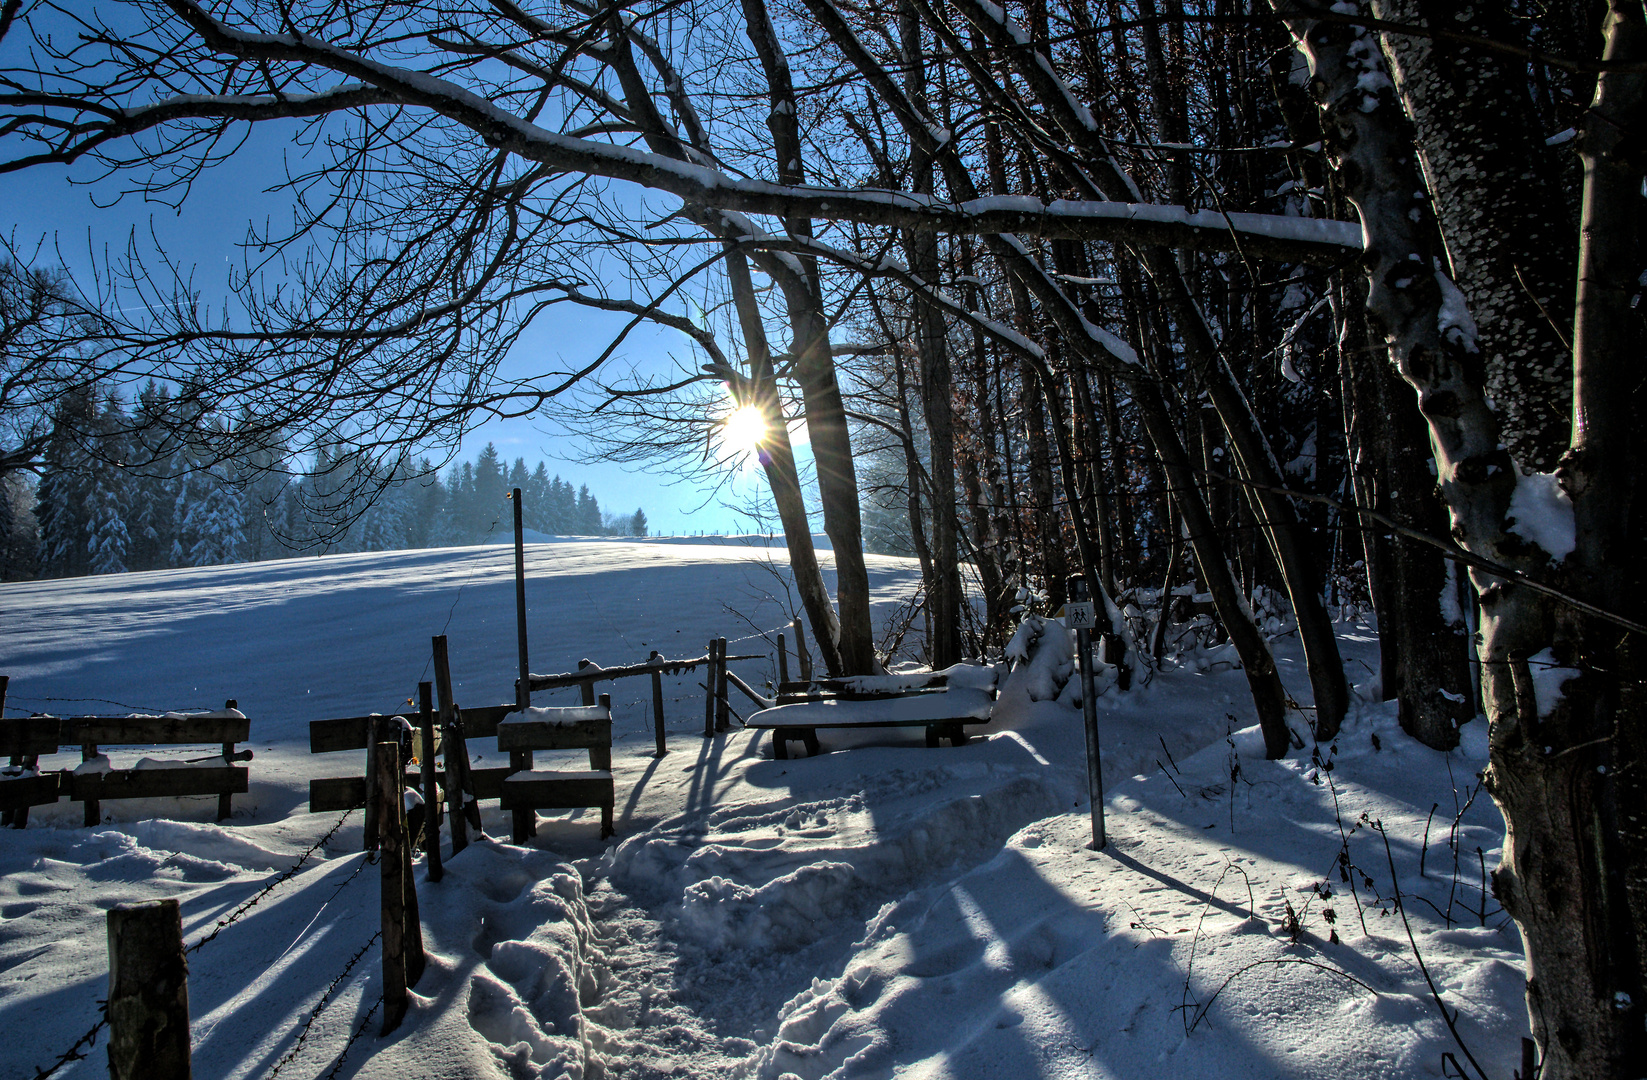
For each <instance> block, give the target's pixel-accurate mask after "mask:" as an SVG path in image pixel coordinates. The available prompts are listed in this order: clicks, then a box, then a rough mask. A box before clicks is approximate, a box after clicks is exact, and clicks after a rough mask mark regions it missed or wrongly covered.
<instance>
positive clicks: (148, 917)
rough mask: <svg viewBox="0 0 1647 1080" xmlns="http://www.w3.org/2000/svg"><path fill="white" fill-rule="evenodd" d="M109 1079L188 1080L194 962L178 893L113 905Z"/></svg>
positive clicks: (110, 932)
mask: <svg viewBox="0 0 1647 1080" xmlns="http://www.w3.org/2000/svg"><path fill="white" fill-rule="evenodd" d="M108 925H109V1001H108V1009H109V1013H108V1016H109V1080H189V1077H190V1067H189V963H188V960H187V958H186V957H185V956H184V953H183V917H182V913H181V912H180V911H179V909H178V906H177V901H176V900H150V901H145V902H143V903H140V904H119V905H117V906H115V907H113V908H110V909H109V918H108Z"/></svg>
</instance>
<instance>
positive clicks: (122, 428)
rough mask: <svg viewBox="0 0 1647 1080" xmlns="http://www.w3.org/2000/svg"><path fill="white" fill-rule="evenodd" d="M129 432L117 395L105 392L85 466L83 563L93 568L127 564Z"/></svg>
mask: <svg viewBox="0 0 1647 1080" xmlns="http://www.w3.org/2000/svg"><path fill="white" fill-rule="evenodd" d="M130 451H131V433H130V429H129V424H128V418H127V416H126V410H125V407H124V406H123V405H122V404H121V402H120V398H119V397H118V396H116V395H115V394H112V393H111V394H109V395H108V397H107V398H105V400H104V405H103V410H102V412H100V413H99V414H98V415H97V418H96V421H95V425H94V427H93V429H92V438H91V445H90V447H89V448H88V453H87V457H86V467H87V469H88V472H89V475H88V477H87V497H86V504H85V506H84V508H83V510H82V513H83V514H84V516H85V519H86V525H85V530H86V538H85V545H86V569H87V570H88V571H89V572H90V573H93V574H123V573H125V572H126V570H127V569H129V565H128V555H129V551H130V547H131V536H130V534H129V532H128V530H127V525H126V519H127V516H128V515H129V514H130V513H131V502H132V478H131V475H130V474H129V473H128V472H127V468H128V467H129V464H130V460H131V454H130Z"/></svg>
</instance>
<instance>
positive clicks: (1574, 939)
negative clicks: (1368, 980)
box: [1271, 0, 1647, 1080]
mask: <svg viewBox="0 0 1647 1080" xmlns="http://www.w3.org/2000/svg"><path fill="white" fill-rule="evenodd" d="M1271 2H1272V5H1273V6H1274V7H1275V8H1276V9H1277V10H1279V11H1281V12H1283V13H1284V15H1285V16H1286V19H1287V22H1288V25H1289V28H1290V29H1291V30H1292V32H1293V35H1294V37H1295V39H1296V40H1297V42H1298V43H1299V47H1300V49H1302V50H1303V52H1304V54H1305V56H1306V57H1307V59H1308V60H1309V64H1310V71H1311V76H1312V84H1311V85H1312V91H1313V92H1314V94H1315V97H1316V99H1317V100H1318V101H1319V102H1320V105H1321V109H1322V114H1323V124H1322V127H1323V130H1324V132H1325V133H1326V142H1325V149H1326V151H1327V154H1328V158H1329V160H1330V161H1331V162H1332V164H1333V166H1334V168H1335V169H1336V171H1337V173H1338V175H1339V177H1340V179H1341V180H1342V181H1343V183H1344V186H1345V190H1346V193H1347V194H1348V196H1349V198H1350V200H1351V201H1352V202H1353V203H1354V204H1355V206H1356V209H1357V210H1358V211H1359V212H1360V215H1361V220H1362V225H1363V229H1364V232H1365V235H1366V254H1365V257H1364V259H1363V265H1364V266H1365V268H1366V271H1367V276H1368V285H1369V288H1368V296H1367V310H1368V314H1369V316H1370V317H1371V319H1372V321H1373V323H1374V325H1375V326H1376V327H1377V328H1378V329H1379V330H1380V331H1381V332H1382V333H1383V335H1384V338H1385V342H1386V344H1387V346H1388V348H1389V354H1390V358H1391V360H1392V361H1393V362H1394V363H1396V364H1397V365H1398V367H1399V369H1400V371H1401V374H1402V376H1403V377H1404V378H1405V379H1406V380H1407V382H1408V383H1410V384H1411V385H1412V386H1413V387H1414V389H1416V390H1417V391H1418V403H1419V408H1420V410H1421V411H1422V413H1423V414H1424V417H1425V419H1426V420H1427V421H1428V423H1429V430H1430V442H1431V446H1432V448H1433V450H1434V452H1435V460H1436V464H1437V467H1438V472H1439V479H1440V484H1441V491H1442V495H1443V497H1444V499H1445V500H1446V502H1447V505H1448V508H1449V510H1450V511H1451V515H1452V534H1453V537H1454V539H1455V540H1456V541H1457V542H1458V543H1459V544H1461V545H1462V546H1464V547H1465V548H1466V549H1468V550H1469V551H1471V552H1472V553H1474V554H1476V555H1480V556H1484V557H1486V558H1489V559H1492V560H1494V561H1496V562H1497V563H1499V564H1501V565H1504V566H1506V567H1509V568H1511V569H1514V570H1517V571H1520V572H1521V573H1523V574H1526V575H1528V576H1532V577H1540V578H1544V579H1551V578H1554V579H1555V580H1556V581H1558V582H1561V583H1562V584H1564V585H1566V586H1567V587H1568V588H1569V590H1570V591H1571V592H1572V593H1576V594H1578V595H1577V598H1578V599H1579V600H1584V599H1586V598H1587V597H1588V598H1590V602H1592V603H1597V604H1599V605H1601V606H1603V607H1611V608H1613V609H1615V610H1616V609H1621V608H1622V609H1626V610H1638V609H1639V606H1640V600H1641V596H1642V585H1641V578H1640V575H1641V571H1640V565H1641V564H1640V560H1639V552H1638V551H1637V548H1638V547H1639V544H1640V538H1639V525H1640V520H1639V518H1640V510H1639V503H1638V502H1637V501H1636V500H1635V499H1634V495H1633V493H1634V489H1635V487H1636V486H1638V485H1637V484H1636V480H1637V478H1638V476H1639V468H1638V462H1639V453H1638V451H1636V450H1635V447H1634V446H1633V445H1632V444H1633V443H1634V442H1639V439H1638V438H1636V436H1635V431H1634V428H1635V426H1636V425H1638V424H1639V422H1640V420H1641V414H1640V406H1641V394H1642V391H1641V390H1640V388H1639V379H1638V376H1637V375H1636V374H1634V372H1635V371H1636V370H1637V369H1638V362H1637V361H1636V360H1635V359H1634V358H1635V357H1637V356H1639V352H1640V348H1641V342H1640V340H1639V338H1638V336H1637V329H1636V323H1635V321H1634V318H1633V314H1632V312H1631V304H1632V303H1633V301H1634V298H1635V294H1636V292H1637V288H1638V287H1637V285H1636V282H1637V281H1638V280H1639V277H1638V275H1639V274H1640V270H1641V251H1640V248H1639V243H1640V241H1639V228H1640V225H1641V213H1642V211H1641V202H1642V199H1641V195H1640V190H1641V183H1642V164H1641V157H1640V155H1639V154H1638V153H1636V152H1634V150H1633V146H1634V145H1635V142H1634V140H1635V138H1636V135H1635V132H1636V131H1637V130H1638V128H1639V124H1640V120H1641V115H1642V109H1643V102H1644V98H1647V76H1643V75H1642V74H1640V73H1638V72H1630V71H1607V72H1604V73H1603V74H1602V75H1601V76H1600V77H1599V78H1598V79H1597V83H1596V94H1595V99H1594V101H1593V102H1592V105H1591V109H1590V111H1589V113H1588V116H1587V121H1586V125H1585V131H1584V135H1583V138H1584V146H1583V151H1584V155H1585V191H1584V220H1583V222H1582V228H1581V236H1582V238H1583V239H1582V244H1581V248H1580V259H1579V275H1578V289H1577V302H1576V305H1575V306H1576V310H1577V313H1578V314H1577V318H1576V320H1575V329H1574V335H1573V342H1574V346H1575V353H1574V363H1573V371H1574V395H1573V400H1574V418H1573V433H1572V449H1571V450H1570V451H1569V452H1568V453H1567V454H1566V455H1565V456H1564V458H1563V464H1562V469H1561V474H1560V481H1561V485H1562V489H1563V492H1564V494H1565V495H1566V497H1567V498H1568V499H1569V500H1570V503H1571V507H1572V514H1573V525H1574V533H1573V539H1572V545H1573V546H1572V548H1571V553H1570V554H1569V551H1568V550H1565V548H1566V546H1567V545H1566V543H1565V542H1564V541H1562V540H1560V539H1556V538H1554V537H1552V535H1551V534H1550V533H1549V532H1547V531H1545V532H1537V531H1531V530H1525V529H1524V530H1523V531H1527V532H1528V535H1522V534H1521V533H1520V532H1517V531H1515V526H1516V524H1517V521H1516V519H1515V518H1514V517H1511V516H1509V512H1510V510H1511V499H1512V496H1514V495H1515V494H1516V492H1517V490H1518V488H1520V489H1521V490H1522V496H1523V502H1525V500H1526V499H1527V498H1528V496H1530V495H1537V494H1539V493H1540V491H1542V493H1543V495H1544V512H1543V514H1542V517H1543V519H1544V520H1545V521H1546V522H1547V523H1549V522H1554V523H1559V522H1560V521H1561V519H1562V517H1563V514H1564V511H1563V508H1562V503H1561V502H1560V500H1559V499H1557V498H1556V496H1555V494H1554V492H1553V491H1550V490H1549V488H1548V487H1547V486H1545V485H1542V483H1541V482H1539V481H1537V480H1536V479H1532V478H1527V479H1524V478H1522V477H1520V476H1519V475H1518V473H1517V471H1516V469H1515V466H1514V463H1513V462H1512V460H1511V457H1510V454H1509V452H1508V451H1507V449H1506V448H1505V446H1504V444H1503V443H1502V442H1501V441H1500V438H1501V437H1500V433H1499V427H1498V415H1497V414H1496V413H1495V412H1494V411H1493V409H1492V408H1491V405H1490V403H1489V401H1488V397H1487V393H1486V389H1485V385H1484V383H1485V378H1484V372H1483V365H1482V362H1481V358H1480V355H1479V351H1478V346H1477V343H1476V340H1475V327H1474V325H1473V324H1472V323H1471V321H1470V319H1469V316H1468V314H1467V312H1465V311H1464V310H1463V304H1462V298H1461V294H1459V293H1458V292H1457V290H1456V289H1455V288H1454V287H1453V286H1452V284H1451V282H1450V281H1449V280H1448V279H1447V277H1446V275H1445V274H1444V273H1442V272H1440V271H1438V270H1436V269H1435V268H1436V266H1437V265H1438V263H1437V262H1436V261H1434V260H1435V254H1436V253H1435V252H1434V251H1433V249H1432V246H1431V243H1430V239H1431V237H1432V235H1433V234H1434V229H1433V225H1432V220H1433V219H1432V218H1431V217H1430V215H1429V210H1428V203H1427V200H1426V199H1425V197H1424V191H1423V188H1422V186H1421V185H1422V181H1421V178H1420V177H1419V175H1418V172H1417V170H1416V168H1414V166H1413V153H1412V151H1413V137H1412V131H1411V129H1410V128H1409V126H1408V124H1407V121H1406V119H1405V117H1404V116H1403V115H1402V114H1401V112H1400V110H1399V108H1398V107H1397V104H1396V100H1395V94H1394V90H1393V87H1392V86H1391V84H1390V82H1389V80H1388V78H1387V76H1386V73H1385V71H1384V68H1383V64H1382V62H1381V59H1380V54H1379V51H1378V49H1377V48H1376V46H1375V45H1374V43H1373V42H1372V40H1371V38H1370V36H1369V35H1368V34H1367V33H1366V32H1365V31H1364V30H1361V29H1360V28H1357V27H1353V26H1345V25H1342V24H1332V23H1327V22H1324V21H1318V20H1317V19H1315V18H1314V17H1313V12H1311V11H1310V10H1308V9H1306V8H1305V7H1304V6H1303V5H1302V4H1301V3H1298V2H1296V0H1271ZM1605 40H1606V48H1605V52H1604V59H1606V60H1610V61H1618V60H1627V61H1635V60H1639V59H1641V58H1642V57H1643V56H1647V25H1644V23H1643V14H1642V8H1641V5H1640V4H1639V3H1627V2H1626V0H1611V2H1610V3H1609V5H1608V12H1607V17H1606V23H1605ZM1432 137H1433V138H1436V139H1445V138H1446V137H1447V134H1446V133H1445V132H1443V131H1438V132H1436V133H1434V134H1433V136H1432ZM1432 149H1433V148H1432ZM1482 179H1483V180H1484V181H1486V182H1492V181H1493V180H1494V179H1496V178H1493V177H1484V178H1482ZM1535 484H1537V485H1539V487H1533V485H1535ZM1522 513H1523V514H1526V511H1525V510H1522ZM1527 516H1529V518H1530V517H1531V516H1532V515H1527ZM1632 526H1635V527H1636V528H1635V529H1634V530H1632ZM1539 540H1542V544H1543V546H1541V544H1540V543H1539V542H1538V541H1539ZM1552 549H1563V550H1552ZM1472 577H1473V579H1474V582H1475V585H1476V588H1477V590H1478V591H1479V593H1480V596H1481V633H1482V639H1481V657H1482V668H1483V672H1482V678H1483V684H1484V686H1483V697H1484V699H1485V704H1486V708H1487V712H1488V716H1489V719H1490V721H1491V729H1490V735H1489V754H1490V759H1489V765H1488V769H1487V772H1486V774H1485V782H1486V786H1487V790H1488V791H1489V792H1490V793H1491V794H1492V796H1493V799H1494V801H1495V802H1496V803H1497V804H1498V806H1499V808H1500V810H1501V811H1502V812H1503V814H1504V821H1505V826H1506V838H1505V854H1504V858H1503V861H1502V862H1501V864H1500V865H1499V867H1498V869H1497V870H1496V871H1495V872H1494V874H1493V884H1494V891H1495V893H1496V894H1497V896H1498V897H1499V899H1500V901H1501V902H1502V903H1503V905H1504V908H1505V910H1506V911H1508V912H1509V913H1510V914H1511V915H1512V916H1513V917H1514V918H1515V920H1516V923H1517V925H1518V926H1519V927H1520V929H1521V935H1522V940H1523V941H1524V943H1525V945H1526V955H1527V975H1528V984H1527V1005H1528V1010H1529V1013H1530V1016H1531V1021H1532V1025H1531V1026H1532V1030H1533V1033H1534V1036H1535V1037H1536V1038H1537V1039H1538V1041H1539V1045H1540V1048H1541V1050H1542V1053H1543V1064H1542V1068H1541V1071H1540V1076H1541V1077H1542V1078H1543V1080H1578V1078H1598V1077H1610V1078H1620V1080H1622V1078H1626V1077H1635V1076H1639V1075H1640V1067H1641V1063H1642V1062H1643V1061H1647V1031H1644V1029H1643V1021H1644V1018H1647V985H1644V979H1643V957H1644V956H1647V871H1644V866H1643V862H1644V861H1647V825H1644V821H1643V817H1644V814H1643V809H1642V807H1643V805H1644V804H1647V780H1644V777H1643V776H1642V769H1643V765H1644V758H1643V757H1642V753H1643V749H1644V747H1643V741H1644V739H1643V733H1642V727H1643V724H1642V714H1641V711H1640V710H1641V707H1642V704H1643V703H1642V689H1641V686H1642V683H1641V677H1642V675H1643V673H1644V672H1643V663H1642V656H1641V652H1642V649H1641V643H1640V641H1639V640H1637V639H1636V638H1633V637H1630V638H1625V637H1623V636H1622V635H1621V634H1620V632H1619V631H1618V630H1617V629H1616V627H1614V626H1613V625H1612V624H1610V623H1606V622H1604V621H1602V620H1599V619H1597V618H1595V617H1593V616H1581V614H1580V612H1579V610H1578V609H1576V608H1575V607H1573V606H1572V604H1570V603H1557V602H1554V601H1551V600H1549V599H1546V598H1545V597H1544V596H1543V595H1542V594H1538V593H1534V592H1533V591H1532V590H1530V589H1529V588H1527V587H1526V586H1524V585H1522V584H1520V583H1519V582H1518V581H1517V580H1516V579H1514V578H1509V577H1504V576H1499V575H1494V574H1490V573H1486V572H1483V571H1480V570H1473V571H1472ZM1535 666H1536V669H1537V670H1538V674H1539V676H1540V678H1539V680H1538V681H1537V682H1535V680H1534V670H1535Z"/></svg>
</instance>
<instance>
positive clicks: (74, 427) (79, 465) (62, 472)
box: [34, 389, 96, 577]
mask: <svg viewBox="0 0 1647 1080" xmlns="http://www.w3.org/2000/svg"><path fill="white" fill-rule="evenodd" d="M95 400H96V399H95V397H94V395H93V392H92V391H91V390H89V389H85V390H77V391H75V392H73V393H71V394H68V395H66V396H65V397H64V398H63V399H62V400H60V401H59V402H58V404H57V408H56V410H55V411H54V413H53V415H52V435H51V441H50V442H49V443H48V444H47V446H46V453H45V460H44V462H43V464H42V468H41V471H40V486H39V488H38V489H37V493H36V502H35V510H34V516H35V520H36V521H37V522H38V527H39V543H40V549H39V551H40V554H39V559H40V573H41V576H43V577H73V576H77V575H80V574H84V573H86V570H87V568H88V566H89V565H90V559H89V557H88V552H87V549H86V542H85V540H86V522H87V519H86V514H85V508H86V506H87V505H88V502H89V498H90V494H91V485H90V481H91V468H90V460H91V458H90V454H88V453H87V450H86V440H87V438H88V436H89V434H90V432H91V429H92V426H93V423H94V421H95V410H96V404H95Z"/></svg>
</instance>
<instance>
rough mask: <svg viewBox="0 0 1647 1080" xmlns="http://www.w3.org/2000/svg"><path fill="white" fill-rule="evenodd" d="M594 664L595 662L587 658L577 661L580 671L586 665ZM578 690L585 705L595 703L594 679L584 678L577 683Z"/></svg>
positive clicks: (591, 665)
mask: <svg viewBox="0 0 1647 1080" xmlns="http://www.w3.org/2000/svg"><path fill="white" fill-rule="evenodd" d="M594 664H595V662H594V661H593V660H589V659H584V660H579V661H578V670H579V671H582V670H583V669H584V668H586V667H593V666H594ZM578 691H579V692H580V693H581V694H582V695H583V703H584V704H585V705H593V704H594V703H595V680H594V679H585V680H584V681H583V682H580V683H578Z"/></svg>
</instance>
